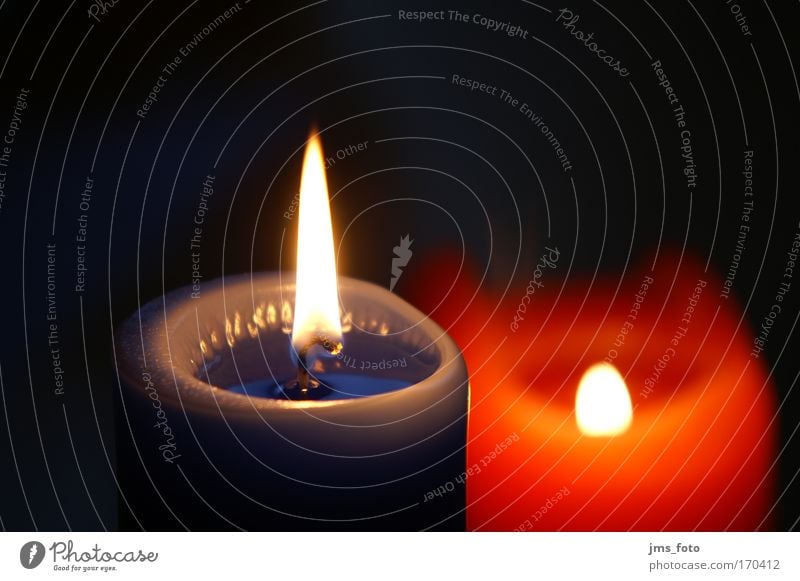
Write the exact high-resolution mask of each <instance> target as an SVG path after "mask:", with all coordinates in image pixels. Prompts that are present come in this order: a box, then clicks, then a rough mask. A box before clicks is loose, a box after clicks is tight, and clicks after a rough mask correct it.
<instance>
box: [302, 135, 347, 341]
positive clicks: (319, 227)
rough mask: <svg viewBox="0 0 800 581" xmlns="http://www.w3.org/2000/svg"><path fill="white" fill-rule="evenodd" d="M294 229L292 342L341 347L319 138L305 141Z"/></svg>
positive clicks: (315, 136) (336, 287)
mask: <svg viewBox="0 0 800 581" xmlns="http://www.w3.org/2000/svg"><path fill="white" fill-rule="evenodd" d="M298 214H299V224H298V230H297V281H296V282H297V285H296V291H295V293H296V294H295V304H294V323H293V326H292V344H293V345H294V348H295V349H296V350H297V351H298V352H299V351H302V350H303V349H304V348H308V346H309V345H311V344H312V343H324V342H327V343H328V346H329V347H330V348H328V349H327V350H328V351H338V349H339V348H341V340H342V325H341V321H340V319H339V291H338V286H337V282H336V259H335V255H334V249H333V227H332V226H331V209H330V201H329V199H328V184H327V183H326V180H325V161H324V157H323V155H322V145H321V144H320V140H319V137H318V136H317V135H313V136H312V137H311V138H310V139H309V141H308V145H307V146H306V151H305V157H304V159H303V173H302V176H301V178H300V208H299V210H298Z"/></svg>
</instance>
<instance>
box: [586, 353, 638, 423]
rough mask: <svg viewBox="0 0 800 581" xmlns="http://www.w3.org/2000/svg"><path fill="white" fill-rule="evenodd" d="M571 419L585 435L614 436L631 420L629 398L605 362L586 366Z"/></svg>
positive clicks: (611, 366)
mask: <svg viewBox="0 0 800 581" xmlns="http://www.w3.org/2000/svg"><path fill="white" fill-rule="evenodd" d="M575 419H576V420H577V422H578V428H579V429H580V430H581V432H583V433H584V434H586V435H587V436H617V435H619V434H623V433H625V432H626V431H627V430H628V427H630V425H631V421H633V407H632V406H631V396H630V393H628V387H627V386H626V385H625V380H624V379H623V378H622V376H621V375H620V374H619V371H617V368H616V367H614V366H613V365H611V364H609V363H598V364H596V365H593V366H592V367H590V368H589V369H588V370H587V371H586V373H584V374H583V378H581V382H580V385H578V393H577V395H576V396H575Z"/></svg>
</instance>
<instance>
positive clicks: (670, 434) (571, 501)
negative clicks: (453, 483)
mask: <svg viewBox="0 0 800 581" xmlns="http://www.w3.org/2000/svg"><path fill="white" fill-rule="evenodd" d="M448 262H449V263H453V262H454V263H455V264H457V263H458V262H455V261H450V260H447V259H444V260H443V259H442V257H440V258H439V259H438V260H437V264H436V265H435V266H434V267H433V268H431V271H430V272H427V273H426V274H425V276H426V279H432V280H435V281H438V283H437V284H436V285H433V286H434V287H435V288H442V289H448V288H450V287H451V285H452V283H453V277H454V276H456V275H455V273H454V272H448V269H447V268H443V267H442V264H443V263H445V264H446V263H448ZM553 275H554V276H553V279H552V280H550V281H549V282H548V281H547V280H546V279H543V280H545V283H546V284H544V285H543V286H542V287H536V290H535V291H534V293H532V294H528V296H529V300H526V301H525V309H524V311H521V310H520V305H521V304H522V301H520V300H519V299H520V297H521V296H524V295H525V294H526V291H525V289H522V290H521V291H520V292H519V293H514V292H511V293H508V295H507V296H509V297H510V298H509V300H508V301H505V302H502V303H499V304H498V302H497V301H494V300H492V299H491V297H489V296H487V295H486V294H485V293H476V287H475V284H474V282H473V281H472V280H471V279H470V278H469V277H466V278H465V277H463V276H462V277H461V278H460V279H459V280H458V281H457V283H456V284H455V286H454V289H455V290H453V291H451V292H450V293H449V294H448V295H447V296H446V297H441V296H440V297H435V296H432V295H430V294H426V295H422V294H420V295H419V296H417V297H414V298H415V299H416V302H417V303H418V304H420V305H422V306H423V308H425V307H428V308H430V309H431V310H432V313H431V314H432V316H433V317H434V318H435V319H436V320H437V321H438V322H439V323H440V324H443V326H445V327H449V331H450V333H451V334H452V335H453V336H454V337H455V338H456V341H457V342H458V343H459V344H460V346H461V347H462V348H463V350H464V354H465V356H466V358H467V365H468V368H469V371H470V374H471V376H470V383H471V389H472V393H471V410H470V418H469V438H468V442H469V443H468V452H467V461H468V466H467V468H468V470H467V474H468V480H467V507H468V508H467V524H468V527H469V528H470V529H471V530H496V531H512V530H522V531H524V530H538V531H555V530H569V531H594V530H608V531H627V530H648V531H650V530H655V531H659V530H674V531H678V530H702V531H718V530H744V531H749V530H768V529H770V528H771V527H772V514H771V510H772V508H773V502H774V499H775V496H774V469H775V468H774V460H775V449H774V446H775V431H776V409H775V402H774V395H773V392H772V388H771V385H770V384H769V381H768V377H767V373H766V372H765V369H764V367H763V364H762V363H761V362H760V360H758V359H753V358H751V356H750V347H751V343H752V338H751V336H750V331H749V329H748V328H747V326H746V324H745V322H744V321H742V320H741V314H740V313H738V312H737V309H736V308H735V305H734V304H733V303H732V299H729V300H726V299H722V298H720V294H719V289H720V284H719V282H718V281H717V280H715V279H714V278H713V277H711V276H710V275H709V274H708V273H706V272H704V271H703V270H702V269H701V268H699V267H698V266H696V265H693V264H691V263H689V262H687V261H686V259H685V258H684V260H683V261H682V262H681V261H678V260H674V259H669V258H662V259H661V261H660V264H659V266H658V267H657V268H656V270H655V271H654V272H650V271H649V270H647V271H642V272H639V273H633V274H629V275H628V276H626V277H625V283H624V284H623V285H620V288H616V286H614V287H612V286H607V285H598V284H597V283H595V284H594V285H592V286H591V287H589V285H588V284H585V285H575V283H574V281H572V280H570V281H569V282H568V284H569V285H571V288H569V289H564V290H561V289H560V288H559V286H560V282H559V280H558V279H557V278H556V277H555V273H553ZM548 285H549V286H548ZM576 286H581V287H582V288H576ZM531 288H532V287H530V286H529V287H528V290H530V289H531ZM429 289H430V286H428V287H427V289H426V290H429ZM515 302H516V304H514V303H515ZM437 305H439V306H438V307H437ZM515 314H516V315H517V325H515V327H516V330H512V329H513V327H512V326H511V323H512V321H514V320H515V319H514V316H515ZM520 315H522V319H521V320H520V318H519V317H520ZM598 364H601V365H598ZM587 372H588V373H587ZM617 372H618V373H617ZM584 376H586V377H584ZM582 378H583V379H584V381H585V384H584V387H583V388H582V390H581V391H582V396H581V397H580V398H577V399H576V396H577V393H578V388H579V385H580V384H581V379H582ZM576 403H577V404H578V412H579V413H578V415H577V416H576Z"/></svg>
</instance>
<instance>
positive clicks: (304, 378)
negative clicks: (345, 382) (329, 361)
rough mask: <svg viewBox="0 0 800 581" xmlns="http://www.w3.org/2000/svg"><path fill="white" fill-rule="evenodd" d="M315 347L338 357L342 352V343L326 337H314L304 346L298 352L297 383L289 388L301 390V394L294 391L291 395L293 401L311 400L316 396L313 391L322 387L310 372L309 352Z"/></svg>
mask: <svg viewBox="0 0 800 581" xmlns="http://www.w3.org/2000/svg"><path fill="white" fill-rule="evenodd" d="M315 345H319V346H320V347H322V348H323V349H325V351H327V352H328V353H330V354H331V355H338V354H339V353H340V352H341V350H342V343H341V342H340V341H331V339H330V338H329V337H327V336H325V335H314V336H313V337H312V338H311V339H310V340H309V341H308V343H306V344H305V345H303V347H302V348H301V349H300V350H299V351H298V352H297V381H296V382H294V383H293V384H291V385H289V386H288V387H290V388H297V389H298V390H299V392H295V391H294V390H292V394H291V395H292V396H294V397H292V399H309V398H311V397H312V396H313V395H315V394H312V390H315V389H317V388H319V387H320V382H319V381H317V380H316V379H314V378H313V377H311V374H310V372H309V371H308V352H309V351H310V350H311V348H312V347H314V346H315ZM325 391H327V390H325ZM320 395H323V394H320Z"/></svg>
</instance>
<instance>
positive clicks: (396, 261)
mask: <svg viewBox="0 0 800 581" xmlns="http://www.w3.org/2000/svg"><path fill="white" fill-rule="evenodd" d="M413 243H414V241H413V240H411V235H410V234H406V235H405V236H403V237H402V238H400V244H398V245H397V246H395V247H394V248H393V250H394V258H392V279H391V280H390V281H389V290H390V291H394V287H395V285H396V284H397V281H398V280H400V276H401V275H402V274H403V268H404V267H405V266H407V265H408V261H409V260H411V256H412V255H413V254H414V253H413V252H412V251H411V245H412V244H413Z"/></svg>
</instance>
